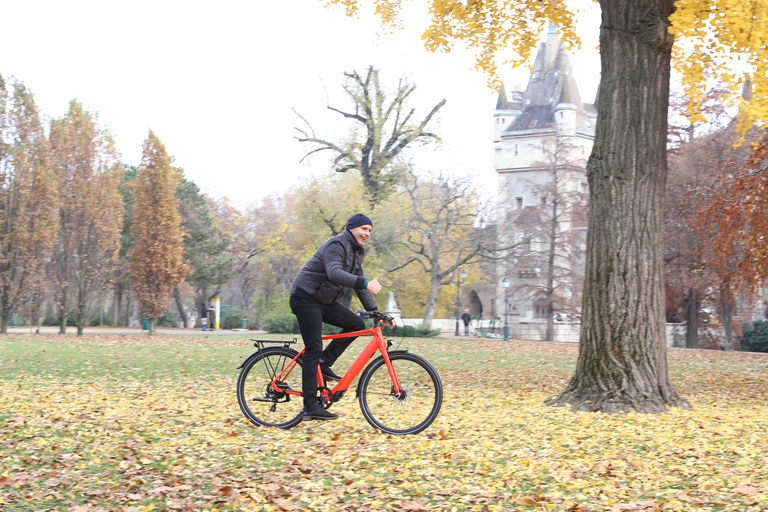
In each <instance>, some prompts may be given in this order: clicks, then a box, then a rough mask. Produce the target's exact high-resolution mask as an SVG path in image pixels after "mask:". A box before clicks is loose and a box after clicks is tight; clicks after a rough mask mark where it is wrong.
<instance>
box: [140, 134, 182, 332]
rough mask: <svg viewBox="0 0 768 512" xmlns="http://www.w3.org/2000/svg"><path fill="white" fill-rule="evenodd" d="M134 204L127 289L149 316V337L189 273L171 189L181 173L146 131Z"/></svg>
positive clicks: (178, 182) (157, 142)
mask: <svg viewBox="0 0 768 512" xmlns="http://www.w3.org/2000/svg"><path fill="white" fill-rule="evenodd" d="M134 183H135V185H134V186H135V187H136V196H135V198H136V203H135V210H134V218H133V225H132V226H131V237H132V239H133V243H134V245H133V250H132V251H131V256H130V260H131V288H132V289H133V292H134V293H135V294H136V299H137V300H138V302H139V306H140V308H141V311H142V312H143V313H144V314H145V315H146V316H147V317H148V318H149V333H150V334H154V332H155V321H156V320H157V319H158V318H160V317H161V316H163V315H164V314H165V312H166V310H167V309H168V303H169V302H170V300H171V296H172V295H173V289H174V288H175V287H176V286H178V284H179V283H180V282H181V281H182V280H183V279H184V277H185V276H186V275H187V274H188V273H189V270H190V269H189V267H188V266H187V265H186V264H185V263H184V260H183V255H184V241H183V231H182V229H181V215H180V214H179V200H178V199H177V197H176V191H177V189H178V188H179V184H180V173H179V171H178V170H177V169H176V168H175V167H173V166H172V165H171V159H170V157H169V156H168V153H166V151H165V146H164V145H163V143H162V142H161V141H160V139H158V138H157V136H156V135H155V134H154V133H152V131H150V132H149V137H148V138H147V139H146V140H145V141H144V147H143V153H142V157H141V164H140V165H139V169H138V172H137V175H136V179H135V182H134Z"/></svg>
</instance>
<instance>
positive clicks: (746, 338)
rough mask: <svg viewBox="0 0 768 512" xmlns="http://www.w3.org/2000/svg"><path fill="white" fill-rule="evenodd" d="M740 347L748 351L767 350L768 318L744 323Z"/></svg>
mask: <svg viewBox="0 0 768 512" xmlns="http://www.w3.org/2000/svg"><path fill="white" fill-rule="evenodd" d="M741 348H742V350H746V351H748V352H768V320H756V321H754V322H752V325H751V326H750V325H749V324H744V335H743V336H742V337H741Z"/></svg>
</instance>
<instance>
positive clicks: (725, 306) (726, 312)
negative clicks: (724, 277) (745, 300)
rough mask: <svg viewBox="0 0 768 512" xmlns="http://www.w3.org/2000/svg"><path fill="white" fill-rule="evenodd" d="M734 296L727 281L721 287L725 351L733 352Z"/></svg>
mask: <svg viewBox="0 0 768 512" xmlns="http://www.w3.org/2000/svg"><path fill="white" fill-rule="evenodd" d="M733 306H734V304H733V294H732V293H731V285H730V282H729V281H726V282H725V283H723V284H722V285H721V286H720V312H721V315H720V316H721V321H722V323H723V331H724V334H725V339H724V340H723V350H727V351H729V352H730V351H733V309H734V308H733Z"/></svg>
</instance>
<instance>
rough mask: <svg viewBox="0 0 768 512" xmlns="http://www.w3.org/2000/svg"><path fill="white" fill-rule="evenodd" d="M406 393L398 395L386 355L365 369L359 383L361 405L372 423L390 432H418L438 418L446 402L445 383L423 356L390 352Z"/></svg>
mask: <svg viewBox="0 0 768 512" xmlns="http://www.w3.org/2000/svg"><path fill="white" fill-rule="evenodd" d="M389 359H390V360H391V361H392V365H393V366H394V367H395V372H396V373H397V379H398V380H399V381H400V386H401V390H403V391H404V395H403V396H402V397H399V398H398V397H397V396H395V393H394V388H393V386H392V380H391V378H390V377H389V371H388V370H387V366H386V364H385V362H384V358H383V357H378V358H377V359H375V360H374V361H373V362H371V364H369V365H368V367H367V368H366V369H365V371H364V372H363V375H362V376H361V377H360V384H359V385H358V400H359V402H360V409H361V410H362V412H363V416H364V417H365V419H366V421H367V422H368V423H370V424H371V426H372V427H374V428H376V429H379V430H381V431H382V432H385V433H387V434H396V435H405V434H418V433H419V432H421V431H422V430H424V429H425V428H427V427H428V426H429V425H431V424H432V422H433V421H435V418H437V415H438V413H439V412H440V407H441V406H442V403H443V384H442V382H441V381H440V376H439V375H438V373H437V370H435V368H434V367H433V366H432V365H431V364H429V362H428V361H427V360H426V359H424V358H423V357H421V356H418V355H416V354H411V353H409V352H399V353H390V354H389Z"/></svg>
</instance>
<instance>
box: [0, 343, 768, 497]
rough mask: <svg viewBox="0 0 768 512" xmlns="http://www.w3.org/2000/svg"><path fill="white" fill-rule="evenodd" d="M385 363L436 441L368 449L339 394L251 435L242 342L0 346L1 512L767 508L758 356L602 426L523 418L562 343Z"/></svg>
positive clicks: (730, 361) (709, 357) (442, 347)
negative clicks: (422, 388) (685, 400)
mask: <svg viewBox="0 0 768 512" xmlns="http://www.w3.org/2000/svg"><path fill="white" fill-rule="evenodd" d="M361 341H362V340H358V342H357V343H360V342H361ZM404 346H407V347H408V348H409V349H411V350H413V351H414V352H418V353H419V354H422V355H425V356H426V357H427V358H428V359H429V360H430V362H432V363H434V365H435V367H436V368H437V370H438V371H439V372H440V376H441V378H442V380H443V383H444V385H445V398H446V399H445V401H444V403H443V409H442V411H441V413H440V415H439V416H438V417H437V419H436V420H435V423H433V425H432V426H431V427H430V428H428V429H427V430H425V431H424V432H422V433H421V434H418V435H413V436H390V435H383V434H380V433H378V432H376V431H375V430H374V429H372V428H371V427H370V425H368V423H367V422H366V421H365V420H364V419H363V417H362V414H361V413H360V408H359V406H358V405H357V400H356V399H355V398H354V394H350V395H347V396H345V397H344V398H343V399H342V400H341V401H340V402H338V403H337V404H334V405H333V408H332V410H333V411H334V412H338V413H340V414H341V417H340V418H339V419H338V420H336V421H334V422H331V423H328V422H319V421H307V422H302V423H300V424H299V425H298V426H296V427H294V428H292V429H290V430H279V429H267V428H258V427H254V426H253V425H250V424H249V423H248V422H247V421H246V420H245V418H244V417H243V416H242V414H241V412H240V410H239V409H238V407H237V402H236V400H235V397H234V381H235V379H236V376H237V371H236V370H235V367H236V366H237V365H238V364H239V363H240V362H242V360H243V358H244V357H245V356H246V355H247V354H248V353H249V352H250V351H251V350H253V347H252V344H251V343H249V341H248V340H246V339H242V338H236V337H232V336H224V337H218V336H216V337H212V338H207V339H206V338H204V337H203V336H194V335H191V336H190V335H187V336H178V337H177V336H152V337H148V336H138V335H134V336H125V337H123V336H114V335H92V334H87V335H85V336H82V337H77V338H75V337H74V336H69V335H64V336H59V335H48V336H45V335H43V336H39V335H38V336H24V335H20V334H14V335H10V337H3V338H2V339H0V352H1V353H2V354H3V355H4V356H5V357H3V358H2V359H0V411H2V412H0V430H2V433H3V436H2V439H1V440H0V509H2V510H3V511H4V512H22V511H31V510H43V509H44V510H49V511H53V510H58V511H68V512H99V511H110V512H111V511H124V512H141V511H144V512H150V511H154V512H160V511H163V510H164V511H182V512H186V511H188V512H198V511H199V512H203V511H208V512H212V511H214V510H218V511H220V512H224V511H248V510H253V511H273V512H280V511H296V512H299V511H301V512H304V511H307V512H310V511H312V512H314V511H317V512H336V511H338V512H365V511H400V512H424V511H434V512H450V511H453V510H455V511H456V512H471V511H488V512H507V511H508V512H513V511H514V512H525V511H531V512H534V511H536V512H543V511H552V512H555V511H556V512H566V511H571V512H579V511H580V512H630V511H635V512H662V511H664V512H687V511H713V512H714V511H723V512H725V511H739V512H760V511H765V510H767V509H768V479H767V477H768V473H767V471H768V468H766V464H765V460H766V456H768V440H766V436H765V418H766V415H768V406H766V404H765V397H766V395H767V394H768V379H766V377H767V376H768V375H767V374H766V371H767V370H768V355H766V354H747V353H725V352H712V351H704V350H672V351H671V352H670V363H671V369H672V372H673V375H674V376H675V379H676V381H677V382H678V383H679V386H680V388H681V391H682V392H684V393H685V394H686V396H688V397H690V399H691V401H692V403H693V404H694V406H695V410H693V411H685V410H680V409H675V410H674V411H672V412H670V413H669V414H665V415H648V414H622V415H610V414H573V413H570V412H568V411H567V410H565V409H562V408H554V407H547V406H545V405H543V404H542V400H543V399H544V398H545V397H547V396H548V395H550V394H552V393H556V392H557V391H558V390H559V389H561V388H562V387H563V386H564V385H565V382H566V381H567V379H568V377H569V376H570V374H571V372H572V370H573V365H574V364H575V361H576V351H577V347H576V346H574V345H572V344H551V343H521V342H503V341H501V340H489V339H485V340H482V339H476V340H475V339H473V340H461V339H450V340H449V339H440V338H433V339H430V340H428V341H423V340H419V339H409V338H406V340H405V341H404ZM349 352H354V351H352V350H349V351H347V353H349ZM347 353H345V354H344V356H342V358H341V359H340V360H339V361H338V362H337V364H338V365H347V364H350V363H351V361H352V360H353V359H354V357H355V355H356V354H350V355H349V357H348V358H347V357H346V356H347ZM747 382H749V385H745V384H746V383H747ZM41 507H42V508H41Z"/></svg>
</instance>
